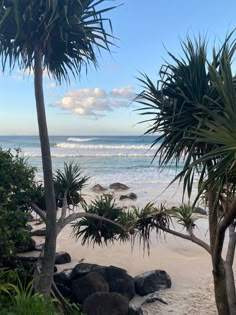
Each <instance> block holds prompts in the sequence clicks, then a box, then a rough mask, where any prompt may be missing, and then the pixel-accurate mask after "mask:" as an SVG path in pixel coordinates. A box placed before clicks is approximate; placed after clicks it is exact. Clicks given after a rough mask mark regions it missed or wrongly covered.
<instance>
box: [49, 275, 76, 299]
mask: <svg viewBox="0 0 236 315" xmlns="http://www.w3.org/2000/svg"><path fill="white" fill-rule="evenodd" d="M71 272H72V269H66V270H64V271H62V272H58V273H55V274H54V276H53V278H54V282H55V284H56V286H57V288H58V290H59V292H60V293H61V294H62V295H63V296H64V297H66V298H69V299H70V298H71V296H72V293H71V289H70V274H71Z"/></svg>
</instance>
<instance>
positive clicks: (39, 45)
mask: <svg viewBox="0 0 236 315" xmlns="http://www.w3.org/2000/svg"><path fill="white" fill-rule="evenodd" d="M103 2H104V0H99V1H96V0H80V1H79V0H70V1H68V0H62V1H61V0H55V1H51V0H43V1H38V0H30V1H29V0H22V1H13V0H10V1H9V0H3V1H1V2H0V57H1V64H2V70H3V71H6V70H7V69H8V67H9V68H10V70H12V69H13V68H14V67H15V66H18V67H19V68H20V69H21V70H24V71H28V70H29V71H31V70H32V71H33V74H34V90H35V100H36V108H37V116H38V128H39V136H40V143H41V152H42V164H43V174H44V188H45V197H46V209H47V211H46V217H45V222H46V242H45V250H44V257H43V259H42V265H41V268H40V277H39V281H38V284H37V290H38V292H40V293H43V294H45V295H49V294H50V290H51V285H52V275H53V268H54V261H55V249H56V236H57V230H56V203H55V197H54V184H53V174H52V163H51V154H50V145H49V138H48V131H47V122H46V114H45V105H44V93H43V70H45V71H47V72H48V74H49V75H50V76H52V77H53V78H54V79H55V80H56V81H57V82H59V83H61V82H62V81H66V82H69V81H70V79H69V73H72V75H73V76H74V77H75V78H76V77H77V76H79V75H80V71H81V67H82V66H83V65H85V66H86V67H87V65H88V64H90V63H91V64H93V65H95V67H96V66H97V64H98V61H97V53H98V52H99V51H100V50H103V49H105V50H109V45H110V38H111V36H110V34H109V33H107V32H106V30H105V27H104V23H105V21H106V19H105V18H104V16H103V15H104V13H105V12H107V11H108V10H109V9H110V8H101V9H99V5H100V4H102V3H103Z"/></svg>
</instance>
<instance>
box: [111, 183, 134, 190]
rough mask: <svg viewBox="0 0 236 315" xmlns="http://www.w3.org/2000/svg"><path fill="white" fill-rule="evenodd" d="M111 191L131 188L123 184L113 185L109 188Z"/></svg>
mask: <svg viewBox="0 0 236 315" xmlns="http://www.w3.org/2000/svg"><path fill="white" fill-rule="evenodd" d="M109 188H110V189H114V190H128V189H129V187H128V186H126V185H125V184H122V183H113V184H111V185H110V186H109Z"/></svg>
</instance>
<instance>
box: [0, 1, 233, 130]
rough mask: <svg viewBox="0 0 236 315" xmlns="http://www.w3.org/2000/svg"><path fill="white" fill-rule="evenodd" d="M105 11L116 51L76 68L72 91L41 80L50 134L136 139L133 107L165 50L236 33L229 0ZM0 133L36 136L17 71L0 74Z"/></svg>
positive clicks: (128, 4)
mask: <svg viewBox="0 0 236 315" xmlns="http://www.w3.org/2000/svg"><path fill="white" fill-rule="evenodd" d="M106 3H107V4H106V5H107V6H110V5H112V6H113V5H120V4H122V5H121V6H119V7H117V8H116V9H114V10H112V11H110V12H108V13H107V14H106V17H108V18H110V19H111V22H112V26H113V35H114V36H115V37H116V39H115V40H114V44H115V46H113V47H112V49H111V50H112V51H111V54H109V53H107V52H102V54H101V56H99V57H98V60H99V68H98V69H94V68H93V67H89V68H88V71H87V73H86V72H85V71H84V70H82V72H81V76H80V78H78V79H76V80H74V79H72V80H71V83H70V85H66V84H62V85H58V84H57V83H56V82H54V81H53V80H51V79H50V78H49V77H48V76H47V75H46V74H45V75H44V91H45V106H46V113H47V121H48V130H49V134H50V135H141V134H143V133H144V131H145V129H146V128H147V125H145V124H138V123H139V122H140V121H141V120H142V117H141V116H140V115H139V114H138V112H137V110H136V109H138V108H139V107H140V105H138V104H137V103H135V102H132V100H133V99H134V97H135V95H137V93H140V92H141V90H142V87H141V85H140V82H139V81H138V79H137V78H138V77H140V72H141V73H146V74H147V75H148V76H149V77H150V78H151V79H152V80H153V81H154V82H156V81H157V80H158V72H159V69H160V67H161V65H162V64H163V63H164V59H167V60H168V55H167V50H168V51H170V52H172V53H173V54H176V55H181V47H180V40H181V39H185V38H186V36H187V35H189V36H190V37H192V38H193V37H194V36H198V34H201V35H203V36H206V37H207V39H208V40H209V47H210V48H211V45H212V43H213V42H215V43H216V44H217V45H219V44H220V43H222V41H223V40H224V38H225V36H226V34H227V33H229V32H230V31H231V30H232V29H233V28H235V27H236V15H235V12H236V1H235V0H224V1H219V0H204V1H203V0H123V1H122V0H121V1H118V0H114V1H106ZM0 95H1V100H0V135H37V134H38V127H37V116H36V109H35V100H34V89H33V77H32V75H28V74H24V73H22V72H21V71H20V70H19V69H18V68H17V67H16V68H15V69H14V71H13V72H12V73H9V72H8V71H7V72H6V73H5V74H2V73H0Z"/></svg>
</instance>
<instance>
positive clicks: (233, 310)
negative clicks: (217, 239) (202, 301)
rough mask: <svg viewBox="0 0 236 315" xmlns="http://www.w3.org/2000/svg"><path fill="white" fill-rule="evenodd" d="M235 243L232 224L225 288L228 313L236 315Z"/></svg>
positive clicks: (230, 227)
mask: <svg viewBox="0 0 236 315" xmlns="http://www.w3.org/2000/svg"><path fill="white" fill-rule="evenodd" d="M235 245H236V233H235V227H234V224H231V225H230V226H229V244H228V250H227V255H226V261H225V274H226V288H227V296H228V301H229V308H230V315H236V291H235V282H234V272H233V262H234V254H235Z"/></svg>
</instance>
